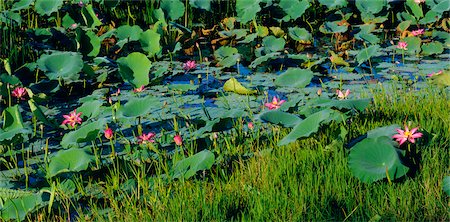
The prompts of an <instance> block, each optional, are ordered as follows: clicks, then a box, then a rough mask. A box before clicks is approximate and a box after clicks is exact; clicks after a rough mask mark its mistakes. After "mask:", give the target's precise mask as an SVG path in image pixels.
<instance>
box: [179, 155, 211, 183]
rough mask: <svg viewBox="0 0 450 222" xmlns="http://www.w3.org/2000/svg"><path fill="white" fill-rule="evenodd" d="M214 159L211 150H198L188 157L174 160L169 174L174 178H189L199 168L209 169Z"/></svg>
mask: <svg viewBox="0 0 450 222" xmlns="http://www.w3.org/2000/svg"><path fill="white" fill-rule="evenodd" d="M214 161H215V157H214V154H213V153H212V152H211V151H209V150H203V151H200V152H198V153H196V154H194V155H192V156H190V157H187V158H184V159H182V160H180V161H177V162H175V163H174V166H173V168H172V170H171V176H172V178H174V179H175V178H179V179H180V178H182V179H189V178H190V177H192V176H194V175H195V174H196V173H197V172H198V171H200V170H208V169H210V168H211V167H212V165H213V164H214Z"/></svg>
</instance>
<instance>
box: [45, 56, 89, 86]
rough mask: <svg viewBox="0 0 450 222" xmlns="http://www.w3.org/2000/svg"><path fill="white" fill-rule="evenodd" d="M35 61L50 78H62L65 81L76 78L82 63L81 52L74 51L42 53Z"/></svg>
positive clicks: (71, 80) (68, 81)
mask: <svg viewBox="0 0 450 222" xmlns="http://www.w3.org/2000/svg"><path fill="white" fill-rule="evenodd" d="M36 63H37V65H38V67H39V69H41V70H42V71H44V73H45V75H46V76H47V77H48V78H49V79H50V80H58V79H63V80H64V82H67V83H70V82H73V81H76V80H78V78H79V77H80V75H79V74H78V73H79V72H80V71H81V70H82V69H83V65H84V64H83V59H82V56H81V54H79V53H75V52H54V53H52V54H50V55H47V54H44V55H42V56H41V57H40V58H39V59H38V60H37V62H36Z"/></svg>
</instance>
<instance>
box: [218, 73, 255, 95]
mask: <svg viewBox="0 0 450 222" xmlns="http://www.w3.org/2000/svg"><path fill="white" fill-rule="evenodd" d="M223 90H224V91H225V92H235V93H237V94H242V95H249V94H255V93H256V92H257V91H256V90H250V89H247V88H245V87H244V86H243V85H242V84H241V83H240V82H238V81H237V79H235V78H233V77H231V78H230V79H229V80H227V81H226V82H225V84H224V85H223Z"/></svg>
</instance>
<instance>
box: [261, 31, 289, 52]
mask: <svg viewBox="0 0 450 222" xmlns="http://www.w3.org/2000/svg"><path fill="white" fill-rule="evenodd" d="M285 44H286V41H284V39H283V38H277V37H275V36H273V35H271V36H267V37H264V38H263V45H264V52H265V53H271V52H277V51H281V50H283V49H284V45H285Z"/></svg>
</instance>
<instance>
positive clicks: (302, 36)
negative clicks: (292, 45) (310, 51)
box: [288, 27, 311, 41]
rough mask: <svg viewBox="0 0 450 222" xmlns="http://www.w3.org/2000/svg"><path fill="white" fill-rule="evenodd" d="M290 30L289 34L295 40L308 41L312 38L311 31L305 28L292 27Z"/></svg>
mask: <svg viewBox="0 0 450 222" xmlns="http://www.w3.org/2000/svg"><path fill="white" fill-rule="evenodd" d="M288 30H289V36H290V37H291V38H292V39H294V40H295V41H308V40H310V39H311V33H309V32H308V30H306V29H305V28H299V27H291V28H289V29H288Z"/></svg>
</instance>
